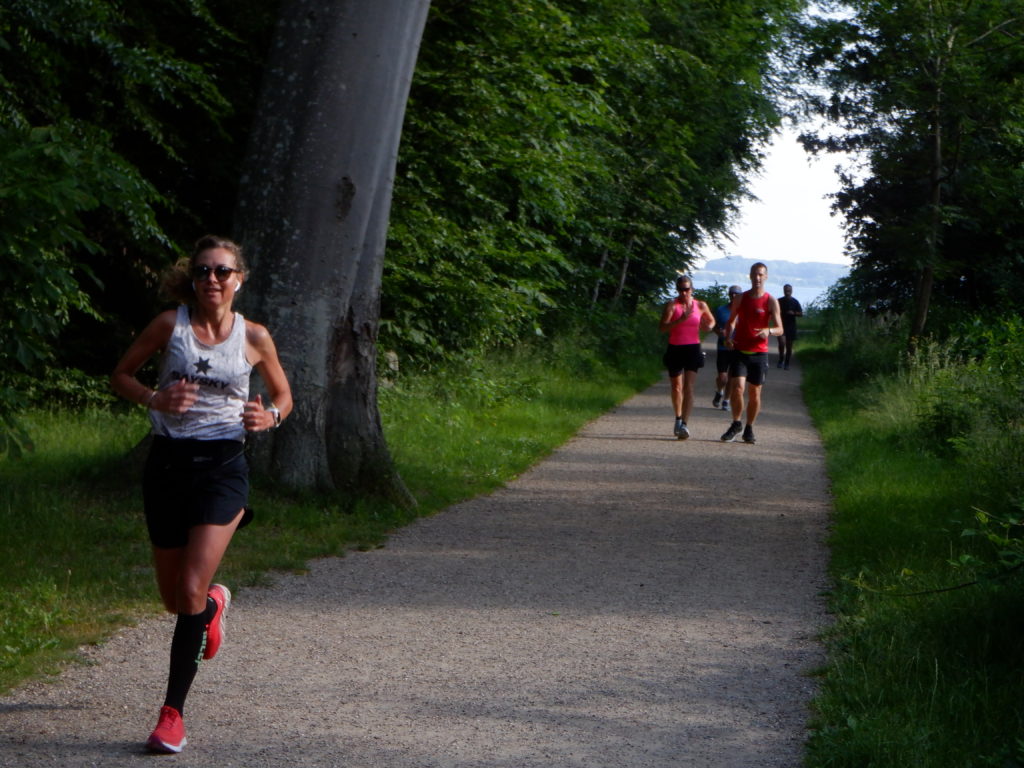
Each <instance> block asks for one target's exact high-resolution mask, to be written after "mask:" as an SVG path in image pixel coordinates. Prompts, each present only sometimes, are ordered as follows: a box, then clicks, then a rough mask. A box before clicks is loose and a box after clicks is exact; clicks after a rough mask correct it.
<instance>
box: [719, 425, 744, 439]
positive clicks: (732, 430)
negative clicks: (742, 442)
mask: <svg viewBox="0 0 1024 768" xmlns="http://www.w3.org/2000/svg"><path fill="white" fill-rule="evenodd" d="M742 431H743V425H742V424H741V423H740V422H738V421H734V422H733V423H732V424H730V425H729V428H728V429H727V430H725V434H724V435H722V442H723V443H731V442H732V441H733V440H735V439H736V438H737V437H738V436H739V434H740V432H742Z"/></svg>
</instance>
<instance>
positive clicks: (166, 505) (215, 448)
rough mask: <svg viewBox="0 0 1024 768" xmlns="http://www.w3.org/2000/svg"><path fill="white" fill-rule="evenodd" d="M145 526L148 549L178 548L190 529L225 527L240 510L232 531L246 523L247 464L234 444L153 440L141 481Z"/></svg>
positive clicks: (249, 512)
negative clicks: (241, 511) (238, 521)
mask: <svg viewBox="0 0 1024 768" xmlns="http://www.w3.org/2000/svg"><path fill="white" fill-rule="evenodd" d="M142 498H143V503H144V506H145V511H146V527H147V528H148V529H149V539H150V541H151V542H152V543H153V546H155V547H160V548H175V547H183V546H185V544H186V543H187V542H188V532H189V529H191V528H192V526H194V525H202V524H211V525H227V524H228V523H230V522H231V521H232V520H234V519H235V517H237V515H238V512H239V510H241V509H244V510H245V514H244V515H243V517H242V521H241V523H239V525H238V527H239V528H241V527H243V526H245V525H247V524H248V523H249V522H250V521H251V520H252V510H251V509H250V508H249V507H248V503H249V464H248V462H247V461H246V459H245V444H244V443H242V442H239V441H238V440H173V439H171V438H167V437H154V438H153V445H152V447H151V448H150V451H149V457H148V458H147V459H146V468H145V470H144V471H143V476H142Z"/></svg>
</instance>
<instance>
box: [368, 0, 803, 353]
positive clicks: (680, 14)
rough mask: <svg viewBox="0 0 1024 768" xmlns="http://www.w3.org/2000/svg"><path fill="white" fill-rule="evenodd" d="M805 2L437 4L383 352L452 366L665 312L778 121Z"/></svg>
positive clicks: (418, 88) (397, 234)
mask: <svg viewBox="0 0 1024 768" xmlns="http://www.w3.org/2000/svg"><path fill="white" fill-rule="evenodd" d="M795 5H796V4H794V3H789V2H784V1H781V0H780V1H779V2H772V3H769V4H767V5H764V4H762V6H760V7H758V8H757V9H754V8H752V7H747V6H746V5H742V4H740V5H728V6H707V5H704V6H695V5H694V4H692V3H683V2H669V3H657V4H652V3H646V2H639V1H638V0H630V1H629V2H611V1H610V0H601V2H590V3H578V2H570V1H569V0H544V2H540V3H532V4H531V5H530V7H529V9H528V10H526V9H524V8H522V7H520V6H519V5H517V4H514V3H512V4H509V3H502V2H497V0H485V1H484V2H477V3H471V4H466V3H457V2H452V1H451V0H440V1H438V2H434V3H433V4H432V7H431V16H430V19H429V21H428V24H427V29H426V32H425V36H424V40H423V44H422V47H421V51H420V57H419V61H418V65H417V71H416V76H415V79H414V82H413V87H412V93H411V96H410V102H409V109H408V112H407V116H406V125H405V127H404V131H403V144H402V149H401V154H400V158H399V170H398V176H397V179H396V188H395V202H394V206H393V211H392V219H391V230H390V243H389V247H388V259H387V261H386V263H385V272H384V290H383V303H382V318H383V319H382V324H381V338H382V343H383V345H384V347H385V348H386V349H393V350H396V351H397V352H399V353H400V356H401V357H402V358H403V360H404V361H406V362H410V361H411V362H414V363H415V362H417V361H425V360H431V359H433V360H436V359H439V358H444V357H446V356H458V355H460V354H462V353H463V352H464V351H472V350H485V349H493V348H496V347H500V346H502V345H507V344H511V343H514V342H516V341H518V340H522V339H525V338H528V337H531V336H538V335H540V334H545V333H551V332H552V330H553V329H554V328H557V327H560V326H561V325H563V324H565V323H566V322H567V320H566V318H568V317H571V316H572V315H574V314H579V313H582V314H588V313H589V312H590V311H591V308H592V305H593V304H594V303H595V299H596V301H597V303H602V304H605V303H607V304H608V305H609V306H614V307H617V308H618V309H619V310H620V311H623V312H626V313H627V314H628V313H630V312H632V311H634V310H635V309H636V308H637V307H638V306H643V305H645V304H646V302H648V301H650V300H654V299H656V297H658V296H659V295H660V293H661V292H662V290H663V286H664V284H665V282H666V280H667V276H669V275H671V274H673V273H674V272H673V270H674V269H676V268H679V267H685V266H686V265H687V264H689V263H690V261H691V260H692V258H693V256H692V254H693V252H694V250H695V247H696V245H697V244H698V243H699V242H700V240H701V238H702V237H703V236H704V235H705V233H707V232H714V231H718V230H720V229H721V228H722V227H723V226H724V224H725V221H726V220H727V218H728V215H729V211H730V209H731V206H732V205H733V204H734V202H735V201H736V200H737V199H738V198H739V197H740V196H741V195H742V193H743V188H744V178H743V175H744V173H745V172H746V171H748V170H750V169H751V168H752V167H754V166H755V165H756V164H757V162H758V160H759V157H758V150H757V145H758V142H759V140H760V139H762V138H764V137H765V136H766V135H767V134H768V133H770V131H771V129H772V127H773V126H774V125H775V124H776V123H777V122H778V116H777V113H776V110H775V108H774V104H773V91H774V85H773V83H772V81H771V74H770V73H771V71H772V65H773V62H772V59H771V50H772V48H773V47H774V46H776V45H777V44H778V43H779V40H780V38H781V30H782V25H783V24H784V23H785V22H786V20H787V19H788V16H789V14H790V13H792V11H793V9H794V7H795ZM537 40H543V41H544V45H543V46H542V47H538V45H537Z"/></svg>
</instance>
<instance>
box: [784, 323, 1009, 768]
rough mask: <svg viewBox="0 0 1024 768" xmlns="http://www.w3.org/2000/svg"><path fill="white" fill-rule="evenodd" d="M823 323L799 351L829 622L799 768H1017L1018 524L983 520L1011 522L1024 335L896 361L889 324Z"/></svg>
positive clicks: (900, 351) (961, 342) (898, 349)
mask: <svg viewBox="0 0 1024 768" xmlns="http://www.w3.org/2000/svg"><path fill="white" fill-rule="evenodd" d="M834 320H835V321H834V322H832V323H831V324H828V325H827V327H826V328H825V329H823V334H822V336H823V338H824V341H823V342H822V343H820V344H818V345H817V346H816V347H807V346H805V347H804V348H803V349H802V350H801V360H802V362H803V364H804V370H805V380H804V388H805V396H806V398H807V401H808V404H809V406H810V408H811V412H812V415H813V417H814V419H815V422H816V424H817V426H818V428H819V429H820V431H821V433H822V437H823V440H824V442H825V445H826V449H827V461H828V470H829V474H830V477H831V480H832V483H833V494H834V498H835V520H834V526H833V532H832V538H831V546H832V564H831V569H832V576H833V579H834V581H835V585H836V586H835V591H834V594H833V596H832V606H833V608H834V610H835V612H836V615H837V621H836V625H835V628H834V630H833V631H832V632H831V634H830V635H829V637H828V638H827V641H828V645H829V651H830V654H829V660H828V663H827V664H826V666H825V667H824V669H823V670H822V672H821V674H822V688H821V693H820V695H819V697H818V698H817V700H816V702H815V709H816V713H817V714H816V719H815V722H814V730H813V734H812V737H811V739H810V742H809V747H808V757H807V763H808V765H809V766H812V768H818V767H819V766H844V767H845V766H848V767H849V768H854V767H856V768H867V767H869V766H879V767H882V766H886V767H890V766H915V767H918V766H920V767H921V768H933V767H934V768H939V767H940V766H942V767H944V766H949V767H950V768H954V767H955V768H969V767H971V766H1000V768H1009V767H1010V766H1020V765H1022V764H1024V741H1022V737H1024V710H1022V708H1021V707H1020V695H1021V691H1024V611H1022V608H1024V589H1022V587H1024V579H1022V578H1021V576H1020V575H1019V573H1017V572H1015V571H1014V570H1013V567H1014V565H1013V564H1014V562H1015V561H1016V557H1015V555H1014V549H1015V548H1016V549H1017V550H1018V551H1019V547H1020V539H1019V538H1018V537H1017V535H1016V534H1019V530H1018V531H1017V532H1014V531H1013V530H1012V527H1011V529H1006V528H1004V529H1002V530H1001V531H994V530H993V529H992V527H991V526H988V527H987V528H986V526H985V525H983V522H984V520H982V521H979V520H978V516H977V510H978V509H979V508H982V509H985V510H986V511H987V512H988V513H990V514H991V515H994V516H996V517H997V518H1000V519H1007V518H1010V519H1012V518H1013V517H1014V516H1018V517H1019V514H1020V501H1021V494H1022V492H1024V483H1022V481H1021V475H1020V471H1021V464H1020V463H1019V461H1020V445H1021V442H1022V441H1021V438H1022V437H1024V435H1022V434H1021V418H1020V412H1021V408H1022V405H1021V402H1022V401H1021V399H1020V397H1019V393H1020V386H1021V381H1020V375H1019V370H1020V369H1019V368H1015V367H1014V366H1013V365H1005V363H1006V362H1007V360H1012V359H1013V358H1014V356H1015V355H1017V354H1018V353H1019V347H1020V342H1019V341H1017V342H1015V341H1012V339H1013V336H1014V334H1013V332H1012V329H1011V332H1009V333H1007V334H1006V335H1005V337H1004V339H1003V340H1002V341H996V340H990V341H992V343H986V344H983V345H981V347H978V346H977V345H974V344H972V343H970V342H968V341H967V336H969V333H967V334H965V336H962V337H960V338H955V339H952V340H949V341H947V342H944V343H931V344H926V345H923V346H921V347H919V348H918V350H917V351H916V353H915V354H913V355H908V354H906V353H905V352H904V349H905V340H904V337H903V335H902V333H901V329H900V328H899V327H898V326H896V325H891V324H888V323H886V322H884V321H879V320H877V319H875V320H872V319H867V318H863V317H856V316H850V315H847V316H845V317H841V318H834ZM1003 342H1005V343H1003ZM972 346H973V347H974V348H973V349H970V348H971V347H972ZM1013 392H1017V393H1018V396H1017V398H1016V407H1015V408H1014V407H1012V406H1011V405H1010V401H1011V400H1012V399H1013V397H1014V395H1013V394H1012V393H1013ZM965 532H976V533H981V534H983V535H974V536H970V535H964V534H965ZM984 534H989V535H984ZM996 534H999V535H996ZM1004 534H1008V535H1004ZM993 542H996V543H998V544H999V546H998V547H997V546H994V544H993ZM968 584H969V585H970V586H963V587H959V585H968ZM958 587H959V588H958Z"/></svg>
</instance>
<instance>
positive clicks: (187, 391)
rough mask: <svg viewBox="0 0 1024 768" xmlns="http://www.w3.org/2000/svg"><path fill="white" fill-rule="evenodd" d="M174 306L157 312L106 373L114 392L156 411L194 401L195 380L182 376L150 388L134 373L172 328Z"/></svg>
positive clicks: (177, 410)
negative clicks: (185, 379)
mask: <svg viewBox="0 0 1024 768" xmlns="http://www.w3.org/2000/svg"><path fill="white" fill-rule="evenodd" d="M174 319H175V310H173V309H172V310H168V311H167V312H161V313H160V314H159V315H157V316H156V317H155V318H154V319H153V321H152V322H151V323H150V324H149V325H147V326H146V328H145V330H143V331H142V333H140V334H139V335H138V336H137V337H136V338H135V341H133V342H132V343H131V346H129V347H128V350H127V351H126V352H125V353H124V355H123V356H122V357H121V359H120V361H118V363H117V366H116V367H115V368H114V372H113V373H112V374H111V375H110V386H111V388H112V389H113V390H114V392H116V393H117V394H118V395H120V396H121V397H123V398H124V399H125V400H129V401H131V402H133V403H138V404H139V405H145V406H146V407H147V408H151V409H153V410H157V411H167V412H168V413H184V412H185V411H187V410H188V409H189V408H191V407H192V404H193V403H194V402H195V401H196V398H197V397H198V392H199V385H198V384H189V383H188V382H186V381H184V380H182V381H178V382H175V383H174V384H173V385H171V386H170V387H166V388H164V389H162V390H153V389H150V388H149V387H147V386H146V385H145V384H143V383H142V382H141V381H139V380H138V379H137V378H136V377H135V374H136V373H138V370H139V368H141V367H142V366H143V365H144V364H145V362H146V361H147V360H149V358H151V357H152V356H153V355H155V354H156V353H157V352H159V351H160V350H162V349H163V348H164V347H166V346H167V342H168V341H170V339H171V333H172V332H173V331H174Z"/></svg>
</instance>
